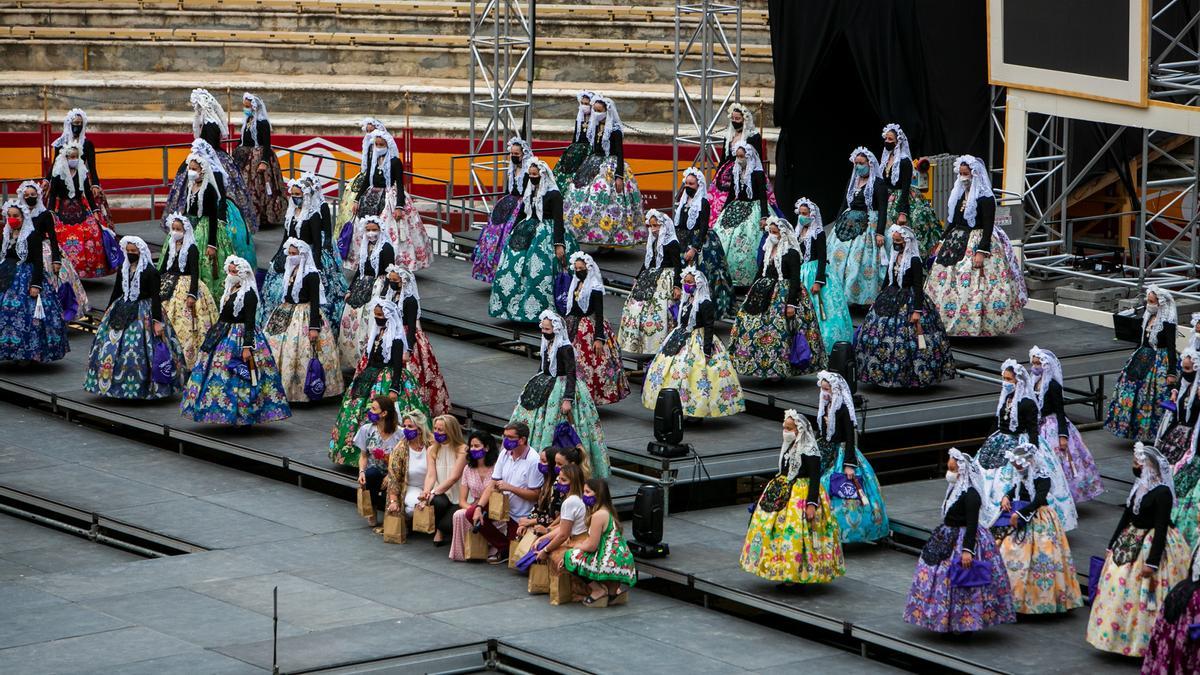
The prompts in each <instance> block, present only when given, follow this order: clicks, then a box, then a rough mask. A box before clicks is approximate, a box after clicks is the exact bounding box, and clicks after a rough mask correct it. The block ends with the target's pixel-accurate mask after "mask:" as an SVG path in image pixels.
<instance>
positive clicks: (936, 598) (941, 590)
mask: <svg viewBox="0 0 1200 675" xmlns="http://www.w3.org/2000/svg"><path fill="white" fill-rule="evenodd" d="M966 531H967V529H966V528H965V527H947V526H945V525H938V526H937V529H935V530H934V531H933V535H932V536H931V537H930V538H929V541H927V542H926V543H925V547H924V548H923V549H922V550H921V557H920V558H918V559H917V570H916V572H915V573H914V574H913V582H912V586H911V587H910V588H909V591H908V601H907V602H906V603H905V605H904V622H905V623H910V624H912V625H914V626H920V627H921V628H924V629H926V630H931V631H934V632H935V633H969V632H973V631H978V630H983V629H984V628H989V627H991V626H998V625H1000V624H1005V623H1015V622H1016V620H1017V616H1016V613H1015V612H1013V597H1012V587H1011V586H1010V585H1009V581H1008V572H1006V571H1005V569H1004V559H1003V558H1002V557H1001V556H1000V549H999V548H998V547H997V546H996V540H995V539H993V538H992V535H991V533H990V532H988V530H987V528H986V527H984V526H982V525H980V526H979V529H978V530H976V536H975V556H974V559H975V560H983V561H986V562H988V563H990V564H991V566H992V583H991V585H989V586H978V587H974V588H963V587H955V586H953V585H952V584H951V583H950V566H951V565H958V564H960V562H959V560H960V552H961V551H962V540H963V535H964V534H965V533H966Z"/></svg>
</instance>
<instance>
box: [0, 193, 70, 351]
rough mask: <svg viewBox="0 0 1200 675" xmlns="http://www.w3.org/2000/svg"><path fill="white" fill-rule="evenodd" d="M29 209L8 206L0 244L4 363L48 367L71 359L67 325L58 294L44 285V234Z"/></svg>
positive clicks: (16, 204)
mask: <svg viewBox="0 0 1200 675" xmlns="http://www.w3.org/2000/svg"><path fill="white" fill-rule="evenodd" d="M29 214H30V210H29V209H27V208H26V207H25V206H24V205H23V204H22V203H21V202H19V201H17V200H15V199H10V200H8V201H7V202H5V203H4V223H3V224H0V227H3V228H4V237H3V240H2V242H0V361H33V362H36V363H49V362H51V361H57V360H59V359H61V358H63V357H64V356H66V355H67V352H68V351H69V350H70V345H69V344H68V342H67V325H66V322H65V321H63V313H62V307H61V306H60V305H59V303H58V294H57V293H55V292H54V291H53V287H52V286H51V285H50V284H48V283H45V277H46V274H45V268H44V267H43V257H42V232H41V231H40V230H39V229H38V228H37V227H36V226H35V225H34V224H33V219H32V218H31V217H30V215H29Z"/></svg>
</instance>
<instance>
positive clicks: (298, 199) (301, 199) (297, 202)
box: [292, 197, 304, 206]
mask: <svg viewBox="0 0 1200 675" xmlns="http://www.w3.org/2000/svg"><path fill="white" fill-rule="evenodd" d="M303 202H304V197H292V203H293V204H295V205H296V206H300V204H301V203H303Z"/></svg>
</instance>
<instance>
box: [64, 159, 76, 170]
mask: <svg viewBox="0 0 1200 675" xmlns="http://www.w3.org/2000/svg"><path fill="white" fill-rule="evenodd" d="M67 166H69V167H71V168H72V169H74V168H75V167H77V166H79V160H77V159H68V160H67Z"/></svg>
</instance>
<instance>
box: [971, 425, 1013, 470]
mask: <svg viewBox="0 0 1200 675" xmlns="http://www.w3.org/2000/svg"><path fill="white" fill-rule="evenodd" d="M1020 444H1021V438H1020V436H1018V435H1017V434H1010V433H1007V432H1005V431H993V432H992V433H991V435H990V436H988V437H987V438H986V439H984V441H983V445H981V446H979V452H978V453H976V454H975V461H976V462H977V463H978V464H979V466H980V468H982V469H983V470H984V471H988V470H993V469H1000V468H1003V467H1004V466H1005V465H1007V464H1008V460H1007V459H1006V458H1005V457H1004V453H1006V452H1008V451H1010V450H1016V449H1017V446H1018V445H1020Z"/></svg>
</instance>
